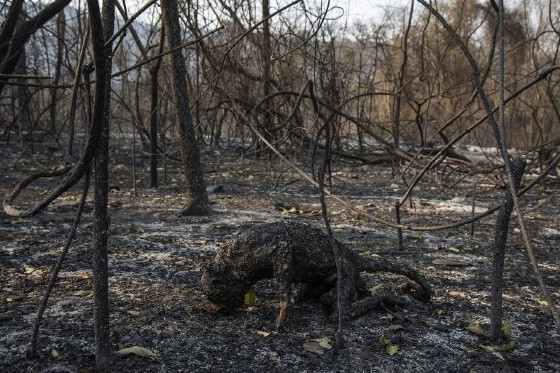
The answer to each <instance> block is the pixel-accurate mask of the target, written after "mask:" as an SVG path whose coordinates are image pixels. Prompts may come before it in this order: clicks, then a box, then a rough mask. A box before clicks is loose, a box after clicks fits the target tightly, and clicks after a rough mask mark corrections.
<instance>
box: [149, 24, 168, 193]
mask: <svg viewBox="0 0 560 373" xmlns="http://www.w3.org/2000/svg"><path fill="white" fill-rule="evenodd" d="M164 44H165V27H164V26H163V24H162V27H161V30H160V39H159V48H158V54H161V53H162V52H163V46H164ZM160 66H161V57H160V58H158V59H157V60H156V63H155V64H154V66H152V67H151V68H150V81H151V82H150V84H151V103H150V187H152V188H157V187H158V172H157V163H158V162H157V151H158V149H157V136H158V112H159V110H158V106H159V103H158V101H159V94H158V92H159V85H158V73H159V68H160Z"/></svg>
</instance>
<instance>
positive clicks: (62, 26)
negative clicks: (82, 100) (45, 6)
mask: <svg viewBox="0 0 560 373" xmlns="http://www.w3.org/2000/svg"><path fill="white" fill-rule="evenodd" d="M56 25H57V33H58V35H57V36H58V42H57V46H56V48H57V50H56V65H55V72H54V81H53V85H55V86H56V85H58V83H59V82H60V76H61V73H62V59H63V58H64V36H65V34H66V17H65V15H64V12H60V15H59V16H58V20H57V23H56ZM57 99H58V97H57V88H54V87H53V88H51V107H50V122H51V134H52V135H53V136H56V111H57V110H56V104H57Z"/></svg>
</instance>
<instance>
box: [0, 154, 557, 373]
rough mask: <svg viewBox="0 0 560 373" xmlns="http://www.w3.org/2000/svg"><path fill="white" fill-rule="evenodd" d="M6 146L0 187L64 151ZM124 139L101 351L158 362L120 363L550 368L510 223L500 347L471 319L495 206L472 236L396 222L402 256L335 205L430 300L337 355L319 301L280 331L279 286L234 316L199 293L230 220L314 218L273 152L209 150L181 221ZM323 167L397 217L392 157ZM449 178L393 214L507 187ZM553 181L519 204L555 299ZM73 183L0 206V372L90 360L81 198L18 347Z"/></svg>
mask: <svg viewBox="0 0 560 373" xmlns="http://www.w3.org/2000/svg"><path fill="white" fill-rule="evenodd" d="M16 150H17V149H10V148H8V147H5V146H3V147H2V148H1V149H0V153H1V154H0V157H1V159H3V162H1V163H0V175H1V176H0V192H1V194H2V196H4V195H6V193H7V192H8V191H9V190H10V189H11V188H13V187H14V186H15V185H16V183H17V182H18V181H20V180H21V179H22V178H23V177H25V176H27V175H29V174H30V173H31V172H33V171H39V170H44V169H46V168H48V167H51V166H52V165H51V164H50V163H49V162H51V161H52V159H60V152H58V151H56V150H53V148H51V149H50V150H49V149H47V148H45V149H43V148H42V147H41V146H38V147H37V149H36V153H35V154H34V155H29V154H28V155H25V156H24V157H22V158H21V159H18V157H19V154H18V152H17V151H16ZM125 150H126V149H117V151H116V152H115V153H114V158H115V160H114V161H113V164H112V167H111V169H112V180H111V183H110V185H111V186H112V188H111V189H112V191H111V194H110V214H111V229H110V233H111V234H110V239H109V246H110V263H109V265H110V271H111V272H110V274H111V277H110V280H109V282H110V289H111V320H110V322H111V335H112V343H113V346H112V349H113V350H114V351H117V350H119V349H121V348H125V347H131V346H141V347H144V348H146V349H149V350H150V351H152V352H153V353H154V354H155V357H148V358H147V357H138V356H127V357H122V356H120V355H115V357H114V361H113V365H112V366H113V370H114V371H115V372H263V371H271V372H272V371H298V372H558V371H560V333H559V331H558V329H557V328H555V326H554V323H553V320H552V318H551V317H550V315H549V314H548V311H547V308H546V307H545V306H546V304H545V303H544V302H543V298H542V296H541V295H540V292H539V289H538V286H537V283H536V280H535V279H534V276H533V274H532V271H531V268H530V266H529V264H528V261H527V258H526V254H525V251H524V248H523V246H522V244H521V242H520V238H519V234H518V233H516V229H515V227H516V226H517V225H516V224H515V223H513V224H512V233H510V241H509V247H508V251H507V262H506V265H507V271H506V280H505V284H506V290H505V298H504V306H505V320H507V322H508V324H509V325H510V326H511V337H510V338H509V342H510V343H509V344H507V346H506V347H505V349H506V350H507V351H501V352H500V351H499V349H497V350H496V352H498V353H496V354H493V353H492V352H490V351H487V349H485V348H484V347H481V345H482V346H488V345H490V343H489V342H488V341H486V340H485V339H484V337H481V336H478V335H477V334H476V333H474V332H473V331H470V330H468V327H469V325H470V326H471V329H472V327H473V325H481V326H482V327H483V328H484V329H485V330H487V327H488V314H489V270H490V266H491V263H490V261H489V259H488V258H489V256H490V249H491V246H492V242H493V226H494V219H495V217H494V216H492V217H490V218H486V219H484V220H483V221H482V222H479V223H477V224H476V227H475V235H474V238H471V236H470V234H469V227H462V228H459V229H453V230H445V231H436V232H425V233H418V232H405V241H404V244H405V245H404V246H405V247H404V250H403V251H397V250H396V248H395V246H396V245H395V242H396V233H395V232H394V230H392V229H387V228H386V227H383V226H380V225H379V224H374V223H372V222H371V221H370V220H368V218H367V216H364V215H363V214H359V213H357V212H354V211H352V210H351V209H350V208H349V207H348V205H344V204H342V203H340V202H336V201H334V200H331V201H330V203H329V208H330V213H331V218H332V225H333V228H334V232H335V234H336V236H337V238H338V239H340V240H342V241H344V242H346V243H347V244H348V246H349V247H350V248H352V249H353V250H356V251H358V252H361V253H362V255H380V256H383V257H385V258H388V259H391V260H394V261H397V262H402V263H407V264H409V265H411V266H413V267H414V268H416V269H418V270H419V271H421V272H422V273H423V274H424V275H425V276H426V277H427V278H428V280H429V281H430V283H431V285H432V286H433V289H434V296H433V299H432V302H431V303H429V304H427V305H424V304H422V303H416V304H415V306H414V307H408V308H404V309H400V308H386V309H381V310H379V311H377V312H371V313H369V314H367V315H366V316H363V317H361V318H358V319H355V320H349V321H347V322H346V324H345V325H344V336H345V345H344V347H343V348H342V349H341V351H340V352H339V354H338V355H336V354H334V353H333V351H332V349H330V350H329V349H328V348H325V347H320V346H319V345H318V344H317V343H316V342H315V343H313V341H311V340H312V339H322V340H323V341H325V339H324V338H325V337H328V338H332V337H333V336H334V333H335V330H336V324H333V323H331V322H329V317H328V314H327V312H326V311H325V309H324V308H323V307H322V306H321V305H319V304H296V305H294V306H292V307H291V309H290V314H289V316H288V319H287V322H286V325H285V327H286V329H287V330H286V331H283V332H280V333H275V332H274V331H273V330H274V319H275V317H276V315H277V305H278V304H277V300H276V290H275V284H274V281H264V282H262V283H259V284H258V286H257V287H256V294H257V299H256V301H255V303H254V304H253V305H252V306H244V307H243V308H241V309H239V310H237V311H236V312H234V313H232V314H230V315H222V314H220V313H217V312H216V309H215V307H213V306H212V304H210V303H209V302H207V301H206V299H205V298H204V296H203V295H202V293H201V291H200V289H199V286H200V270H199V266H200V265H201V263H202V262H203V261H204V260H206V259H209V258H211V257H213V255H214V254H215V252H216V250H217V248H218V247H219V246H220V244H221V243H223V242H224V241H225V240H226V239H227V238H229V237H231V236H232V235H234V234H236V233H237V232H239V231H240V230H242V229H245V228H247V227H250V226H252V225H253V224H256V223H262V222H271V221H275V220H279V219H297V220H300V221H305V222H307V223H310V224H314V225H316V226H321V225H322V220H321V218H320V215H319V214H318V209H319V201H318V194H317V190H316V189H315V188H314V187H313V186H310V185H309V184H307V183H306V182H305V181H304V180H303V179H302V178H301V177H300V176H298V175H297V174H296V173H295V172H293V171H292V170H290V169H289V167H288V166H286V165H284V164H282V163H281V162H279V161H278V160H273V161H268V160H266V159H259V160H256V159H254V158H253V157H252V156H245V157H242V156H241V155H240V154H238V153H235V152H234V151H229V150H221V151H216V150H215V151H212V152H211V151H206V152H205V154H204V160H205V165H206V171H207V172H206V174H205V176H206V180H207V184H208V185H211V186H212V185H221V186H223V191H221V192H220V193H211V194H210V198H211V201H212V203H213V208H214V213H213V214H212V215H210V216H205V217H183V218H179V217H177V216H176V212H177V211H178V209H179V208H180V207H181V205H182V204H183V203H184V201H185V199H184V197H183V196H182V194H181V192H182V188H181V187H180V184H181V182H182V181H181V174H180V173H178V172H176V173H171V172H170V173H169V174H168V175H167V178H168V183H167V184H166V185H164V186H162V187H161V188H160V189H159V191H154V190H151V189H148V188H146V185H147V183H148V177H147V173H146V169H145V168H142V166H143V165H142V163H141V162H139V170H138V173H139V176H137V178H138V187H139V189H138V195H137V196H134V195H133V193H132V192H131V185H132V182H131V177H132V176H131V175H132V173H131V167H130V162H129V161H128V160H129V158H126V157H125V155H126V153H125ZM53 151H54V153H53ZM304 162H305V160H302V164H304ZM14 164H16V165H15V167H13V165H14ZM146 165H147V163H146ZM173 167H176V165H175V164H173ZM302 167H304V168H305V166H302ZM334 171H335V173H334V174H333V177H334V179H333V183H334V186H333V190H334V192H335V193H336V194H338V195H339V196H341V197H343V198H344V199H345V200H346V201H347V202H348V203H349V205H352V206H354V207H359V208H362V209H364V210H365V211H367V212H369V213H372V214H376V215H379V216H382V217H384V218H386V219H389V220H393V216H394V213H393V205H394V202H395V200H396V199H397V198H398V197H399V196H400V195H402V193H403V191H404V188H403V185H402V182H401V181H400V179H399V178H393V177H392V176H391V169H390V168H388V167H386V166H368V165H360V164H352V163H343V162H338V163H336V164H335V165H334ZM447 177H448V178H446V179H445V180H443V181H444V182H443V183H437V182H435V181H432V179H434V177H433V175H429V176H428V178H427V179H426V181H425V182H423V183H422V184H421V185H420V186H419V188H418V190H417V191H415V192H414V194H413V205H412V206H410V205H409V204H408V203H407V204H406V206H405V208H404V210H403V221H405V222H410V223H417V224H421V225H435V224H442V223H445V222H453V221H456V220H459V219H460V218H464V217H467V216H469V214H470V209H471V202H470V201H471V192H472V191H471V189H470V188H471V187H472V185H474V184H477V211H483V210H484V209H485V208H487V207H489V206H492V205H493V203H496V202H498V201H500V200H501V196H502V195H503V190H499V189H496V188H495V187H494V185H493V183H488V182H487V181H485V180H486V179H482V178H481V179H478V181H477V180H473V179H466V180H465V182H463V183H461V184H458V185H456V186H453V187H452V188H449V187H446V186H445V184H446V183H447V184H452V183H453V181H454V180H452V179H449V177H451V178H456V179H458V178H459V177H462V176H461V175H459V174H449V173H447ZM528 178H530V175H529V176H528ZM528 178H527V180H528ZM554 182H555V180H553V179H548V181H547V183H546V184H545V185H544V186H543V187H537V188H536V189H535V190H534V191H532V192H531V193H529V194H528V195H526V196H524V197H523V204H524V207H525V210H526V211H527V216H526V218H527V222H528V226H529V229H530V233H531V236H532V238H533V243H534V246H535V247H534V248H535V251H536V256H537V259H538V260H539V263H540V265H541V269H542V272H543V276H544V278H545V281H546V282H547V284H548V287H549V289H550V290H551V292H552V293H553V295H554V296H555V299H556V301H558V300H559V291H558V289H559V287H560V273H559V264H560V252H559V250H558V247H559V243H560V226H559V223H558V212H559V211H560V208H559V206H560V198H559V197H558V196H557V195H555V194H554V193H555V192H556V191H557V189H558V184H555V183H554ZM53 186H54V181H48V180H47V181H45V180H42V181H39V182H37V183H35V184H33V186H32V187H30V188H29V189H28V190H26V191H25V192H24V193H23V194H22V197H21V198H20V199H19V200H18V201H19V203H25V204H28V203H30V201H32V200H38V199H39V198H40V197H41V196H42V195H44V194H45V193H47V192H48V189H49V188H52V187H53ZM80 189H81V187H80V186H77V187H76V188H75V189H73V190H71V191H70V192H68V193H66V194H65V195H64V196H63V197H62V198H59V199H58V200H57V201H55V202H54V203H53V204H52V205H51V206H49V207H48V208H47V209H46V210H45V211H44V212H42V213H41V214H39V215H37V216H36V217H32V218H25V219H17V218H15V219H14V218H7V217H6V216H5V215H2V214H0V263H1V266H0V371H2V372H25V371H29V372H55V371H56V372H66V371H68V372H87V371H92V366H93V364H94V355H93V352H94V346H93V333H92V317H93V311H92V297H91V289H92V279H91V265H90V263H91V235H92V220H91V207H88V208H87V209H86V213H85V215H84V217H83V219H82V223H81V224H80V228H79V230H78V233H77V236H76V239H75V241H74V243H73V245H72V247H71V249H70V252H69V255H68V257H67V259H66V261H65V264H64V266H63V269H62V272H61V273H60V276H59V281H58V282H57V284H56V286H55V288H54V291H53V294H52V296H51V299H50V301H49V306H48V308H47V311H46V312H45V315H44V320H43V324H42V328H41V334H40V338H39V349H40V352H39V357H38V358H36V359H30V358H27V357H26V350H27V348H28V346H29V340H30V335H31V330H32V325H33V322H34V320H35V315H36V311H37V308H38V305H39V303H40V300H41V297H42V294H43V291H44V288H45V284H46V282H47V281H48V277H49V273H50V271H51V267H52V266H53V264H54V263H55V262H56V259H57V257H58V255H59V254H60V252H61V247H62V246H63V245H64V242H65V239H66V236H67V234H68V232H69V229H70V225H71V223H72V220H73V217H74V214H75V211H76V207H77V199H78V198H79V193H80ZM91 194H92V193H91V192H90V195H91ZM279 203H281V204H285V205H287V206H286V207H287V208H286V209H285V210H287V211H284V213H282V212H280V211H278V209H277V208H276V207H275V205H277V204H279ZM88 206H91V201H90V203H89V204H88ZM291 206H293V207H295V208H294V209H290V207H291ZM290 210H291V212H290ZM446 264H454V265H446ZM367 278H368V283H369V284H370V285H371V287H372V288H374V287H375V286H378V285H380V284H386V283H389V284H396V283H398V280H399V279H398V278H395V277H392V276H386V275H383V274H378V275H374V276H369V277H367ZM511 341H513V342H514V344H512V343H511ZM507 342H508V341H504V344H506V343H507ZM327 347H328V346H327ZM389 351H390V352H392V353H394V354H392V355H391V354H389ZM497 355H499V356H497Z"/></svg>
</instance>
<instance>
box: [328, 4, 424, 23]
mask: <svg viewBox="0 0 560 373" xmlns="http://www.w3.org/2000/svg"><path fill="white" fill-rule="evenodd" d="M333 2H334V3H338V5H339V6H341V7H343V8H345V10H346V11H347V12H348V16H349V17H350V18H359V19H362V20H364V21H365V20H368V19H374V20H380V17H381V16H382V15H383V8H385V7H402V6H407V5H408V4H410V0H338V1H333ZM418 5H419V4H418ZM415 7H416V4H415Z"/></svg>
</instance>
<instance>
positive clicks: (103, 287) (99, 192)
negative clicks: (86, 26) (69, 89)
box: [88, 0, 115, 372]
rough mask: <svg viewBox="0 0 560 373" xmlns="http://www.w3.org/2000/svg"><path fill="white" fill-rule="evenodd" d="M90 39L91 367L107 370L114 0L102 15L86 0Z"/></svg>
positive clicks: (91, 0) (107, 3)
mask: <svg viewBox="0 0 560 373" xmlns="http://www.w3.org/2000/svg"><path fill="white" fill-rule="evenodd" d="M88 10H89V15H90V27H91V37H92V39H91V42H92V44H93V50H94V64H95V69H96V87H95V106H94V110H93V118H92V123H101V135H100V138H99V142H98V146H97V152H96V154H95V158H94V165H95V179H94V210H93V290H94V334H95V370H96V371H97V372H107V371H109V366H110V361H111V354H110V353H111V346H110V338H109V337H110V329H109V271H108V248H107V240H108V235H109V216H108V211H107V202H108V194H109V170H108V165H109V108H110V99H111V62H112V58H111V46H110V45H109V46H106V45H105V43H106V41H107V40H109V38H110V37H111V35H112V34H113V29H114V19H115V4H114V0H104V1H103V15H102V16H101V14H100V11H99V4H98V2H97V0H88Z"/></svg>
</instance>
